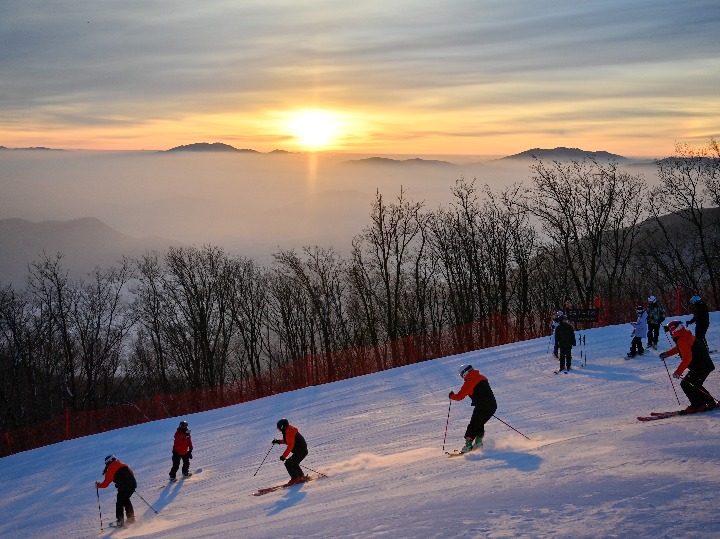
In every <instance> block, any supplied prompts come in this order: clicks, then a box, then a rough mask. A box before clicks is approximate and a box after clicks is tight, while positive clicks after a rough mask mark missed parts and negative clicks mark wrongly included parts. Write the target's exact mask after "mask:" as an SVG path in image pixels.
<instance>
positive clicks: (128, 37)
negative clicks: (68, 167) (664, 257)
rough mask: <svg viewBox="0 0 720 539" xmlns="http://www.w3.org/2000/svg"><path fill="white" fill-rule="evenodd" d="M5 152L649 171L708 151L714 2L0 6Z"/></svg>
mask: <svg viewBox="0 0 720 539" xmlns="http://www.w3.org/2000/svg"><path fill="white" fill-rule="evenodd" d="M0 6H2V8H1V10H0V11H1V12H2V17H0V73H2V76H1V77H0V146H6V147H10V148H18V147H34V146H45V147H53V148H67V149H103V150H141V149H145V150H152V149H158V150H160V149H168V148H171V147H174V146H178V145H181V144H189V143H192V142H202V141H205V142H223V143H226V144H230V145H233V146H235V147H237V148H252V149H255V150H258V151H271V150H273V149H276V148H279V149H284V150H289V151H298V150H308V149H317V150H329V151H342V152H355V153H376V154H390V153H395V154H464V155H509V154H513V153H518V152H521V151H524V150H526V149H529V148H535V147H543V148H552V147H555V146H572V147H579V148H583V149H586V150H607V151H611V152H614V153H618V154H622V155H626V156H644V157H661V156H665V155H669V154H671V153H672V150H673V148H674V145H675V144H676V143H678V142H680V143H684V142H687V143H690V144H693V145H704V144H706V143H707V141H708V140H709V139H710V138H718V137H720V31H718V29H719V28H720V3H719V2H717V0H710V1H702V0H688V1H685V2H677V1H666V0H598V1H596V2H578V1H577V0H574V1H565V0H558V1H547V0H518V1H496V0H492V1H490V0H475V1H460V0H448V1H445V2H438V1H418V0H398V1H390V2H388V1H382V2H380V1H375V0H369V1H363V2H346V1H330V0H309V1H306V2H297V1H295V0H284V1H276V0H243V1H227V0H223V1H221V0H204V1H201V2H199V1H197V0H193V1H189V0H173V1H167V2H148V1H145V0H143V1H139V0H128V1H124V2H117V1H112V2H108V1H97V0H84V1H78V0H75V1H72V0H71V1H68V2H48V1H47V0H23V1H22V2H17V1H10V0H0Z"/></svg>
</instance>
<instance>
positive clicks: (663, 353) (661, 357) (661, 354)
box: [659, 352, 667, 359]
mask: <svg viewBox="0 0 720 539" xmlns="http://www.w3.org/2000/svg"><path fill="white" fill-rule="evenodd" d="M659 355H660V359H665V358H666V357H667V355H666V354H665V352H660V354H659Z"/></svg>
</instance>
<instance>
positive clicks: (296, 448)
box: [272, 418, 308, 485]
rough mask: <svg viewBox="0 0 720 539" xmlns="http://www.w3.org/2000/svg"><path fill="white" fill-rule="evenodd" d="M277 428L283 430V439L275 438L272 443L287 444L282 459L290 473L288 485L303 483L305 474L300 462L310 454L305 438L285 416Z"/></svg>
mask: <svg viewBox="0 0 720 539" xmlns="http://www.w3.org/2000/svg"><path fill="white" fill-rule="evenodd" d="M277 429H278V430H279V431H280V432H282V435H283V437H282V440H273V441H272V443H274V444H287V448H286V449H285V452H284V453H283V454H282V455H281V456H280V460H282V461H284V462H285V468H286V469H287V471H288V473H289V474H290V481H288V485H296V484H297V483H302V482H303V481H305V474H304V473H303V471H302V469H301V468H300V463H301V462H302V460H303V459H304V458H305V457H307V454H308V448H307V443H306V442H305V438H303V435H302V434H300V433H299V432H298V430H297V427H293V426H292V425H291V424H290V423H289V422H288V420H287V419H285V418H282V419H281V420H280V421H278V422H277ZM290 453H292V455H290ZM288 456H289V458H288Z"/></svg>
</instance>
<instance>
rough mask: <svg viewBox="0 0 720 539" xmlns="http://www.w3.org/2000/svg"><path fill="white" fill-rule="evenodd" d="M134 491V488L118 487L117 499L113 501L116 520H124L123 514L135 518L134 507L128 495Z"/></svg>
mask: <svg viewBox="0 0 720 539" xmlns="http://www.w3.org/2000/svg"><path fill="white" fill-rule="evenodd" d="M134 492H135V488H134V487H132V488H118V491H117V501H116V502H115V518H116V519H117V521H118V522H125V514H126V513H127V518H128V520H129V519H134V518H135V509H133V504H132V502H131V501H130V496H132V495H133V493H134Z"/></svg>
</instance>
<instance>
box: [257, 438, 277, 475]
mask: <svg viewBox="0 0 720 539" xmlns="http://www.w3.org/2000/svg"><path fill="white" fill-rule="evenodd" d="M274 446H275V444H272V445H271V446H270V449H268V452H267V454H266V455H265V458H264V459H262V462H261V463H260V466H258V469H257V470H255V473H254V474H253V477H255V476H256V475H257V473H258V472H259V471H260V468H262V465H263V464H264V463H265V459H266V458H268V455H269V454H270V451H272V448H273V447H274Z"/></svg>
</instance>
